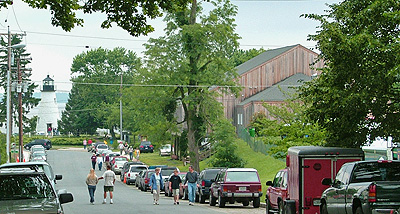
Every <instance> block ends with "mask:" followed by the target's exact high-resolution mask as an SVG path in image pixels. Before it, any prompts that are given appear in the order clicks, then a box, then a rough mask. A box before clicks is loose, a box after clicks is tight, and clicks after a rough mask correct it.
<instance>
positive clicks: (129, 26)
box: [0, 0, 189, 36]
mask: <svg viewBox="0 0 400 214" xmlns="http://www.w3.org/2000/svg"><path fill="white" fill-rule="evenodd" d="M188 1H189V0H131V1H121V0H88V1H79V0H69V1H63V0H52V1H42V0H23V2H25V3H27V4H28V5H29V6H30V7H32V8H37V9H45V10H50V12H51V14H52V16H53V17H52V18H51V24H52V25H54V26H57V27H61V28H62V29H63V30H65V31H71V30H72V29H73V28H74V27H75V26H82V25H83V19H81V18H78V17H77V12H80V11H83V13H88V14H91V13H95V12H101V13H105V14H106V17H107V18H106V20H104V21H103V22H102V24H101V27H102V28H110V27H111V26H112V23H116V24H117V26H119V27H121V28H122V29H124V30H126V31H127V32H129V33H130V34H131V35H132V36H139V35H142V34H143V35H147V34H148V33H150V32H152V31H153V30H154V29H153V27H152V26H151V25H149V24H148V23H147V22H148V19H155V18H157V17H161V16H162V12H163V10H165V11H169V10H171V9H172V8H173V7H174V5H176V4H177V5H185V4H186V3H187V2H188ZM11 4H12V1H2V2H0V7H6V6H7V5H11Z"/></svg>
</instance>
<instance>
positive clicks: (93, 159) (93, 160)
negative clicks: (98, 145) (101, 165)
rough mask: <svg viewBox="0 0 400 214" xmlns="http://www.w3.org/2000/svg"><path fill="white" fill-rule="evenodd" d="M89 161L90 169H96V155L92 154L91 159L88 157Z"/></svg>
mask: <svg viewBox="0 0 400 214" xmlns="http://www.w3.org/2000/svg"><path fill="white" fill-rule="evenodd" d="M90 159H91V160H92V168H93V169H96V161H97V157H96V153H93V155H92V157H90Z"/></svg>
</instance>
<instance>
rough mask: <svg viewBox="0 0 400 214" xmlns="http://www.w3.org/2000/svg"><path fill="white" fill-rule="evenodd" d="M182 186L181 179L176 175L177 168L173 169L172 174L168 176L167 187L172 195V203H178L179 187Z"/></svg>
mask: <svg viewBox="0 0 400 214" xmlns="http://www.w3.org/2000/svg"><path fill="white" fill-rule="evenodd" d="M181 187H182V179H181V177H179V175H178V170H177V169H175V170H174V175H172V176H171V177H170V178H169V189H170V190H171V191H172V195H173V196H174V205H176V204H179V189H180V188H181Z"/></svg>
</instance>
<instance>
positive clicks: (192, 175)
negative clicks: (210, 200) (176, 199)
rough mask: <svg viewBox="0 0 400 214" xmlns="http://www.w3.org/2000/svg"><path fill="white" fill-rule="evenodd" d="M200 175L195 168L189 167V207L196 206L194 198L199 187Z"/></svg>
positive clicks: (187, 178) (187, 179)
mask: <svg viewBox="0 0 400 214" xmlns="http://www.w3.org/2000/svg"><path fill="white" fill-rule="evenodd" d="M197 180H198V175H197V172H196V171H194V169H193V166H189V172H187V173H186V180H185V184H186V183H188V196H189V205H191V206H193V205H194V198H195V194H196V187H198V186H199V184H197Z"/></svg>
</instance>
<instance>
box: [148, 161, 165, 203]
mask: <svg viewBox="0 0 400 214" xmlns="http://www.w3.org/2000/svg"><path fill="white" fill-rule="evenodd" d="M150 188H151V192H152V193H153V201H154V202H153V204H154V205H159V203H158V200H160V190H161V189H163V188H164V181H163V179H162V175H161V173H160V168H156V169H155V173H154V174H152V175H151V178H150Z"/></svg>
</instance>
